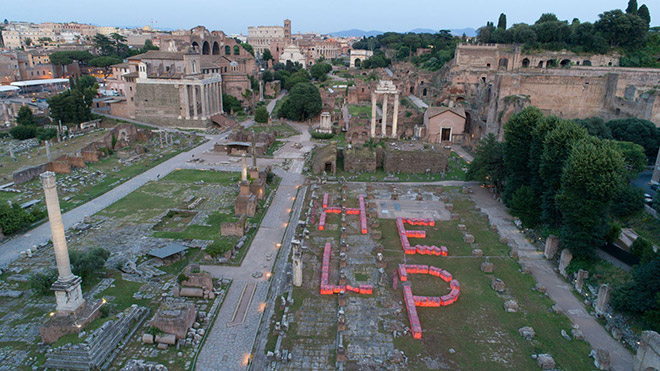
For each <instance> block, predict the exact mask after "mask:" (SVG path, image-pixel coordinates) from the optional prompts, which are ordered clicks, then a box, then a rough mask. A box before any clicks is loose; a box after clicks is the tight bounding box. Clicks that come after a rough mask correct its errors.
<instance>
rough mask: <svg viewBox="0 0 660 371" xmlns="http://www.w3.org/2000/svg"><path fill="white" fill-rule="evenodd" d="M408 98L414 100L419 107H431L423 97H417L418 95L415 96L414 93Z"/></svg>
mask: <svg viewBox="0 0 660 371" xmlns="http://www.w3.org/2000/svg"><path fill="white" fill-rule="evenodd" d="M408 99H410V100H411V101H412V102H413V103H414V104H415V105H416V106H417V107H419V108H422V109H426V108H429V105H428V104H426V103H424V102H422V100H421V99H419V98H417V97H416V96H414V95H412V94H410V95H409V96H408Z"/></svg>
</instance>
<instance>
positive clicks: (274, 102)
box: [266, 89, 288, 114]
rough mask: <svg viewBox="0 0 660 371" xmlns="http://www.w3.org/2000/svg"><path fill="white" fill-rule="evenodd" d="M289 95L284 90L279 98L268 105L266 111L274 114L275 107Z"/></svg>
mask: <svg viewBox="0 0 660 371" xmlns="http://www.w3.org/2000/svg"><path fill="white" fill-rule="evenodd" d="M286 93H288V91H287V90H286V89H282V91H281V92H280V94H279V95H278V96H277V98H275V99H273V100H271V101H270V102H269V103H268V105H267V106H266V109H267V110H268V113H269V114H271V113H273V110H274V109H275V106H276V105H277V101H279V100H281V99H282V98H284V96H285V95H286Z"/></svg>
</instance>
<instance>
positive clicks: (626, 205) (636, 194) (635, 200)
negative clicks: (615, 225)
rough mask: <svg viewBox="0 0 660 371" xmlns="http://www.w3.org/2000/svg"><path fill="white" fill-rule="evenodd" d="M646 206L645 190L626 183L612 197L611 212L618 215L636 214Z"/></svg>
mask: <svg viewBox="0 0 660 371" xmlns="http://www.w3.org/2000/svg"><path fill="white" fill-rule="evenodd" d="M643 208H644V191H642V190H641V189H639V188H637V187H633V186H631V185H628V184H624V185H622V186H621V188H620V189H619V190H618V191H617V192H616V194H615V195H614V198H613V199H612V205H611V206H610V212H611V213H612V214H613V215H615V216H617V217H621V218H622V217H626V216H630V215H633V214H635V213H636V212H638V211H640V210H642V209H643Z"/></svg>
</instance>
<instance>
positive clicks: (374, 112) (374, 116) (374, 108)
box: [371, 93, 377, 138]
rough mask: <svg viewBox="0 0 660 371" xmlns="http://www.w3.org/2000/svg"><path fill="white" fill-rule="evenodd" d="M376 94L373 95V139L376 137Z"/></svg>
mask: <svg viewBox="0 0 660 371" xmlns="http://www.w3.org/2000/svg"><path fill="white" fill-rule="evenodd" d="M376 113H377V112H376V93H371V137H372V138H373V137H375V136H376Z"/></svg>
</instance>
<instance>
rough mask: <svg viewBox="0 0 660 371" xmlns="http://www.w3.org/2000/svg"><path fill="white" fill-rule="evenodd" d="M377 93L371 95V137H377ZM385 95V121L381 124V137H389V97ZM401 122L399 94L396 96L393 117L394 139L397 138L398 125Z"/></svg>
mask: <svg viewBox="0 0 660 371" xmlns="http://www.w3.org/2000/svg"><path fill="white" fill-rule="evenodd" d="M376 94H377V93H371V137H372V138H373V137H375V136H376V103H377V100H378V99H377V97H376ZM382 95H383V120H382V122H381V136H383V137H386V136H387V96H388V95H389V94H382ZM398 122H399V93H396V94H394V116H393V117H392V138H396V137H397V124H398Z"/></svg>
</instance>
